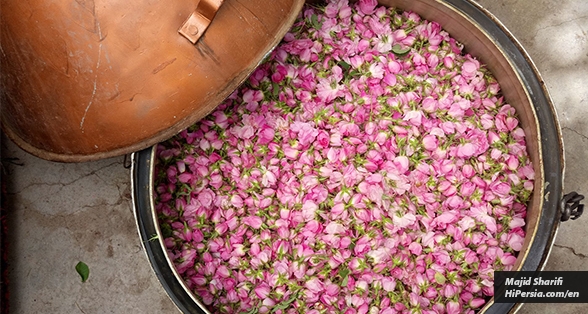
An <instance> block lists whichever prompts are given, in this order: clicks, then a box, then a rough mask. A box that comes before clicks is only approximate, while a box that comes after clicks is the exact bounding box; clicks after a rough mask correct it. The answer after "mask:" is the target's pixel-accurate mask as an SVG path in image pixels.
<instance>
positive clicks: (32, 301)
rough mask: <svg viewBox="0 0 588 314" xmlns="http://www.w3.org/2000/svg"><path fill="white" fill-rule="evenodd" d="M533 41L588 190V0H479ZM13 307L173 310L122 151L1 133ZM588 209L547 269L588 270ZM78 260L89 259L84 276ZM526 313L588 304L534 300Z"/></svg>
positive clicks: (566, 227)
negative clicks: (54, 156)
mask: <svg viewBox="0 0 588 314" xmlns="http://www.w3.org/2000/svg"><path fill="white" fill-rule="evenodd" d="M478 2H479V3H480V4H482V5H483V6H485V7H486V8H487V9H488V10H490V11H491V12H492V13H493V14H494V15H496V17H498V19H499V20H501V21H502V22H503V23H504V24H505V25H506V26H507V28H508V29H510V30H511V32H512V33H513V34H514V35H515V37H516V38H518V39H519V41H520V42H521V43H522V45H523V46H524V47H525V48H526V50H527V51H528V53H529V54H530V56H531V58H532V59H533V60H534V62H535V63H536V65H537V67H538V68H539V70H540V72H541V73H542V75H543V78H544V80H545V82H546V84H547V87H548V89H549V91H550V92H551V96H552V98H553V101H554V103H555V106H556V107H557V110H558V116H559V119H560V122H561V126H562V132H563V137H564V142H565V148H566V150H565V157H566V160H567V164H566V172H565V190H566V191H579V192H580V193H582V192H583V193H588V180H586V178H587V177H588V170H586V169H587V168H586V164H585V162H586V161H587V160H588V150H587V147H588V146H587V145H588V123H586V120H584V119H588V2H586V1H585V0H478ZM2 157H3V158H7V157H14V158H18V162H20V163H21V164H22V165H15V164H12V163H9V162H7V160H6V159H5V160H4V162H3V166H4V167H5V168H6V170H7V172H8V176H7V177H8V183H9V185H8V193H9V195H8V197H9V201H10V202H11V204H12V207H11V208H10V213H9V217H8V221H9V232H10V235H9V248H10V260H9V261H10V267H9V271H10V307H11V313H83V314H91V313H175V312H177V310H176V309H175V307H174V305H173V304H172V302H171V301H170V300H169V299H168V297H167V295H166V294H165V292H164V290H163V288H162V287H161V285H160V284H159V282H158V280H157V278H156V276H155V274H154V273H153V271H152V270H151V269H150V266H149V263H148V260H147V258H146V256H145V254H144V253H143V251H142V247H141V242H140V239H139V236H138V234H137V230H136V227H135V220H134V216H133V213H132V208H131V200H130V195H131V191H130V179H129V170H127V169H125V168H124V167H123V164H122V162H123V158H122V157H120V158H113V159H108V160H102V161H97V162H89V163H82V164H61V163H54V162H48V161H44V160H41V159H38V158H36V157H33V156H31V155H29V154H27V153H25V152H23V151H22V150H20V149H19V148H17V147H16V146H15V145H14V144H13V143H11V142H10V141H8V140H6V138H3V139H2ZM586 220H588V217H582V218H581V219H580V220H577V221H570V222H568V223H564V224H562V226H561V229H560V231H559V233H558V235H557V239H556V242H555V246H554V248H553V251H552V254H551V256H550V259H549V262H548V264H547V266H546V269H547V270H588V241H586V238H587V237H588V224H587V223H586ZM78 261H84V262H85V263H86V264H88V265H89V267H90V278H89V280H88V281H87V282H86V283H82V282H81V281H80V278H79V275H78V274H77V273H76V271H75V270H74V267H75V265H76V263H77V262H78ZM520 312H521V313H529V314H530V313H557V314H572V313H587V312H588V306H587V305H585V304H584V305H574V304H526V305H524V306H523V308H522V310H521V311H520Z"/></svg>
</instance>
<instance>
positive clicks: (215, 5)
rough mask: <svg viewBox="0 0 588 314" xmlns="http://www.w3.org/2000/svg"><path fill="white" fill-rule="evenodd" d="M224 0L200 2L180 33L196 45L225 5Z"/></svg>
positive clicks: (204, 0)
mask: <svg viewBox="0 0 588 314" xmlns="http://www.w3.org/2000/svg"><path fill="white" fill-rule="evenodd" d="M223 1H224V0H198V4H197V6H196V11H194V12H192V14H191V15H190V16H189V17H188V19H186V21H185V22H184V24H182V26H181V27H180V29H179V30H178V32H179V33H180V34H181V35H182V36H184V37H186V39H188V40H189V41H190V42H191V43H192V44H196V42H197V41H198V39H200V37H202V34H204V32H205V31H206V29H207V28H208V25H210V23H211V22H212V19H213V18H214V16H215V15H216V12H217V11H218V9H219V8H220V6H221V5H222V4H223Z"/></svg>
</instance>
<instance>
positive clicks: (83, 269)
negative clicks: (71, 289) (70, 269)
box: [76, 262, 90, 282]
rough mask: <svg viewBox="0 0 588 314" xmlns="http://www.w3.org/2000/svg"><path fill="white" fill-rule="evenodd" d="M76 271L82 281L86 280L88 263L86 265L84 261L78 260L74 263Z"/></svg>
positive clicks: (88, 274)
mask: <svg viewBox="0 0 588 314" xmlns="http://www.w3.org/2000/svg"><path fill="white" fill-rule="evenodd" d="M76 271H77V272H78V274H80V277H82V282H86V280H88V276H90V268H89V267H88V265H86V263H84V262H79V263H78V264H77V265H76Z"/></svg>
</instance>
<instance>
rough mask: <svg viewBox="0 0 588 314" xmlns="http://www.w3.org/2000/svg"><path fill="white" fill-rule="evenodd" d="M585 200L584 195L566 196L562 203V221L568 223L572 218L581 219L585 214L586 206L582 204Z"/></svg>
mask: <svg viewBox="0 0 588 314" xmlns="http://www.w3.org/2000/svg"><path fill="white" fill-rule="evenodd" d="M583 199H584V195H581V194H578V193H576V192H571V193H568V194H566V195H564V197H563V198H562V199H561V203H560V210H561V221H567V220H569V219H570V218H571V219H572V220H576V219H578V218H580V216H582V213H583V212H584V204H581V203H580V202H581V201H582V200H583Z"/></svg>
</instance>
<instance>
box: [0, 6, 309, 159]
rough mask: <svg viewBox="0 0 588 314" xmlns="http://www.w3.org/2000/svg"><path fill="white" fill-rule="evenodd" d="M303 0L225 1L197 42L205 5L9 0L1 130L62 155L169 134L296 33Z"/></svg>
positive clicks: (103, 153)
mask: <svg viewBox="0 0 588 314" xmlns="http://www.w3.org/2000/svg"><path fill="white" fill-rule="evenodd" d="M303 3H304V1H302V0H282V1H274V0H249V1H237V0H226V1H224V3H223V5H222V6H221V7H220V9H219V10H218V12H217V14H216V16H215V18H214V20H213V21H212V23H211V24H210V26H209V27H208V29H207V30H206V33H205V34H204V35H203V36H202V37H201V38H200V40H199V41H198V42H197V43H196V44H195V45H193V44H192V43H190V42H189V41H188V40H187V39H186V38H184V37H183V36H182V35H180V34H179V33H178V29H179V28H180V27H181V26H182V24H183V23H184V22H185V21H186V19H187V18H188V17H189V16H190V15H191V14H192V13H193V12H194V11H195V10H196V7H197V4H198V1H184V0H182V1H180V0H175V1H152V0H138V1H120V0H94V1H92V0H75V1H74V0H52V1H41V0H2V2H1V6H2V18H1V21H0V23H1V34H2V38H1V47H2V53H1V54H0V58H1V67H2V78H1V89H2V126H3V129H4V130H5V132H6V133H7V135H8V136H9V137H10V138H11V139H13V140H14V141H15V142H16V143H17V144H18V145H19V146H21V147H22V148H23V149H25V150H27V151H28V152H30V153H33V154H34V155H37V156H39V157H42V158H45V159H51V160H58V161H73V162H78V161H86V160H93V159H99V158H105V157H109V156H116V155H122V154H126V153H130V152H133V151H137V150H139V149H142V148H145V147H148V146H151V145H153V144H155V143H157V142H160V141H162V140H165V139H167V138H169V137H171V136H172V135H174V134H175V133H177V132H179V131H181V130H182V129H185V128H186V127H188V126H189V125H190V124H192V123H194V122H195V121H197V120H199V119H200V118H202V117H204V116H205V115H206V114H208V113H209V112H210V111H211V110H212V109H213V108H214V107H216V106H217V105H218V104H219V103H220V102H221V101H222V100H223V99H224V98H226V97H227V96H228V95H229V94H230V93H231V92H232V91H233V90H234V89H235V88H236V87H237V86H238V85H239V84H240V83H241V82H242V81H243V80H244V79H245V78H246V77H247V76H248V74H249V73H250V72H251V71H252V70H253V69H254V68H255V67H256V66H257V65H258V64H259V62H260V61H261V59H262V58H263V57H264V56H265V55H266V54H267V52H268V51H269V50H271V49H272V48H273V47H274V46H275V45H276V44H277V43H278V42H279V41H280V40H281V39H282V37H283V36H284V34H285V32H286V31H287V30H288V29H289V28H290V26H291V24H292V23H293V21H294V19H295V17H296V15H297V14H298V12H299V11H300V9H301V7H302V5H303Z"/></svg>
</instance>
